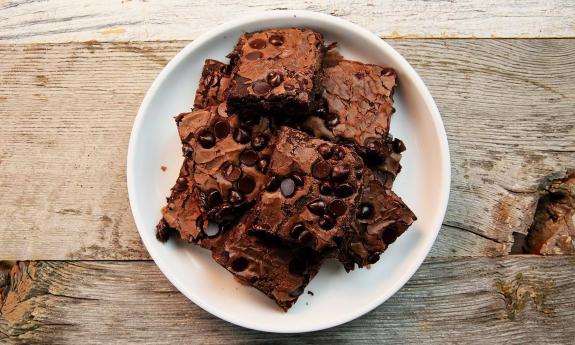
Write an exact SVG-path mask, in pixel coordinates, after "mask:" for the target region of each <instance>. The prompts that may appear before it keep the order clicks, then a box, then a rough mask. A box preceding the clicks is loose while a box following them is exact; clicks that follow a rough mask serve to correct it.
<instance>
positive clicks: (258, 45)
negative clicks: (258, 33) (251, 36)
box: [250, 38, 267, 49]
mask: <svg viewBox="0 0 575 345" xmlns="http://www.w3.org/2000/svg"><path fill="white" fill-rule="evenodd" d="M266 45H267V44H266V41H264V40H262V39H261V38H256V39H255V40H251V41H250V47H252V48H254V49H264V48H265V47H266Z"/></svg>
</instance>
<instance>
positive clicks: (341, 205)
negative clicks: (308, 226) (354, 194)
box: [327, 199, 347, 217]
mask: <svg viewBox="0 0 575 345" xmlns="http://www.w3.org/2000/svg"><path fill="white" fill-rule="evenodd" d="M327 210H328V211H329V213H331V214H332V215H334V216H335V217H339V216H342V215H343V214H344V213H345V211H347V205H346V204H345V202H344V201H343V200H341V199H334V200H332V201H331V202H330V203H329V204H328V205H327Z"/></svg>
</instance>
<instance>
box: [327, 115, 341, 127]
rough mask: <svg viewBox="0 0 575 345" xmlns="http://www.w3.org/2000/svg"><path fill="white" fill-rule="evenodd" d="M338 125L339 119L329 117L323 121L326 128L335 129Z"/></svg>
mask: <svg viewBox="0 0 575 345" xmlns="http://www.w3.org/2000/svg"><path fill="white" fill-rule="evenodd" d="M338 124H339V118H338V117H337V116H330V117H328V118H326V119H325V125H326V126H327V127H335V126H337V125H338Z"/></svg>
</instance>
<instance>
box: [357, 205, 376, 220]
mask: <svg viewBox="0 0 575 345" xmlns="http://www.w3.org/2000/svg"><path fill="white" fill-rule="evenodd" d="M371 217H373V205H371V204H369V203H365V202H364V203H362V204H361V205H359V209H358V211H357V219H359V220H360V221H366V220H369V219H371Z"/></svg>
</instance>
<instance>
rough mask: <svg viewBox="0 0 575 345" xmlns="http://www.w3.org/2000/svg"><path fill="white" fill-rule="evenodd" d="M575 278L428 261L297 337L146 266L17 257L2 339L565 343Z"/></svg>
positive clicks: (492, 262) (501, 263) (561, 268)
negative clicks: (404, 279) (387, 293)
mask: <svg viewBox="0 0 575 345" xmlns="http://www.w3.org/2000/svg"><path fill="white" fill-rule="evenodd" d="M574 277H575V257H555V258H541V257H517V256H515V257H508V258H499V259H489V258H473V259H471V258H460V259H453V258H452V259H431V260H428V261H426V262H425V263H424V264H423V266H422V267H421V268H420V270H419V271H418V272H417V273H416V274H415V276H414V277H413V278H412V279H411V280H410V281H409V282H408V283H407V284H406V285H405V286H404V287H403V288H402V289H401V290H400V291H399V292H398V293H397V294H396V295H395V296H393V297H392V298H391V299H390V300H388V301H387V302H386V303H384V304H383V305H382V306H380V307H379V308H377V309H375V310H374V311H373V312H371V313H369V314H368V315H366V316H364V317H361V318H360V319H358V320H355V321H352V322H350V323H348V324H345V325H343V326H340V327H336V328H334V329H330V330H327V331H321V332H315V333H311V334H303V335H297V336H294V335H277V334H269V333H260V332H255V331H250V330H247V329H243V328H240V327H237V326H233V325H231V324H228V323H227V322H224V321H222V320H219V319H216V318H215V317H213V316H211V315H209V314H208V313H206V312H204V311H203V310H201V309H200V308H199V307H197V306H196V305H194V304H193V303H191V302H190V301H188V300H187V299H186V298H185V297H184V296H183V295H181V294H180V293H179V292H178V291H177V290H175V288H174V287H173V286H172V285H171V284H170V283H169V282H168V281H167V280H166V279H165V278H164V276H163V275H162V274H161V273H160V271H159V270H158V269H157V268H156V266H155V265H154V263H153V262H81V261H80V262H32V263H30V264H27V263H20V264H19V266H18V268H16V269H13V271H12V278H11V284H10V288H9V289H8V290H7V293H6V294H5V297H4V302H3V303H2V302H0V308H1V309H0V310H1V313H0V314H1V315H0V341H8V342H9V343H10V342H11V343H14V344H20V343H26V344H34V343H43V344H45V343H58V344H78V343H82V342H85V340H86V339H89V342H90V343H94V344H96V343H97V344H110V343H122V344H127V343H138V344H142V343H153V344H180V343H192V344H221V343H226V344H227V343H244V344H254V343H264V342H267V343H274V344H279V343H288V342H289V341H293V340H299V341H301V342H304V343H312V344H318V343H319V344H333V343H334V342H337V343H340V342H343V343H353V344H373V343H377V344H387V343H389V344H398V343H402V344H403V343H410V344H411V343H425V344H445V343H450V344H466V343H473V344H478V343H486V344H488V343H489V344H493V343H497V344H526V343H530V344H531V343H537V344H539V343H541V344H568V343H572V341H573V339H574V337H575V328H573V327H572V325H573V322H575V281H574V280H575V278H574ZM319 294H321V291H316V297H317V295H319ZM334 303H337V301H334ZM2 304H3V305H2ZM128 314H129V315H130V316H129V317H126V315H128Z"/></svg>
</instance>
